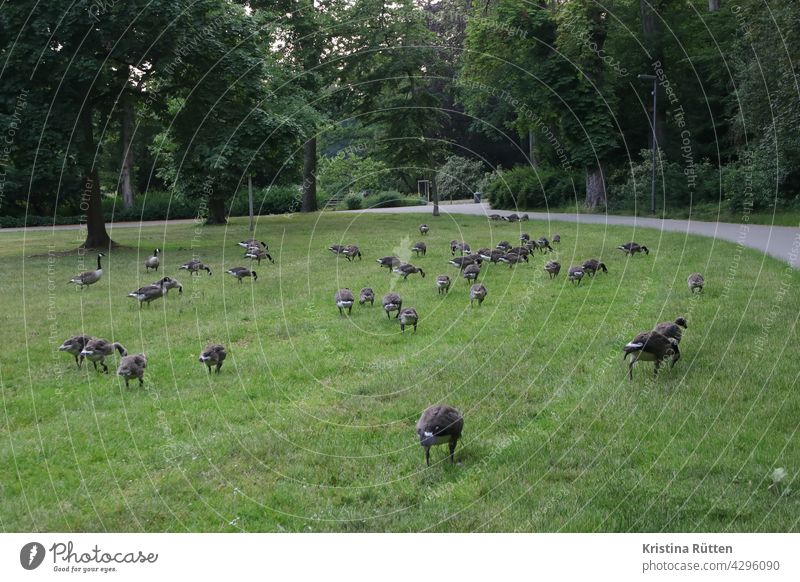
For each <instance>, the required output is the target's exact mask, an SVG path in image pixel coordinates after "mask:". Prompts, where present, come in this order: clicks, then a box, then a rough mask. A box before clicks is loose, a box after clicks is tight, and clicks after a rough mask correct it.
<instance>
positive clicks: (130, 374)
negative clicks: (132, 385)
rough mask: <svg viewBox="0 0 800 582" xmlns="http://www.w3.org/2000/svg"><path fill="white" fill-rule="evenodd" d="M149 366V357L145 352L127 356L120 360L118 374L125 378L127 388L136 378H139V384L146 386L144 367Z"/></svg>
mask: <svg viewBox="0 0 800 582" xmlns="http://www.w3.org/2000/svg"><path fill="white" fill-rule="evenodd" d="M146 367H147V357H146V356H145V355H144V354H136V355H135V356H125V357H124V358H122V360H120V362H119V368H117V376H121V377H122V378H124V379H125V388H128V382H130V381H131V380H133V379H134V378H136V379H138V380H139V386H144V369H145V368H146Z"/></svg>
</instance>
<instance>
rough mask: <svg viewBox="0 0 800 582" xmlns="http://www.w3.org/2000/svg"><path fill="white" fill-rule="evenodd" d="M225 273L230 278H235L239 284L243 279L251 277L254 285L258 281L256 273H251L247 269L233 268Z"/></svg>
mask: <svg viewBox="0 0 800 582" xmlns="http://www.w3.org/2000/svg"><path fill="white" fill-rule="evenodd" d="M225 272H226V273H228V275H230V276H232V277H236V278H237V279H238V280H239V283H241V282H242V279H244V278H245V277H252V278H253V282H254V283H255V282H256V281H258V273H256V272H255V271H251V270H250V269H248V268H247V267H233V268H232V269H228V270H227V271H225Z"/></svg>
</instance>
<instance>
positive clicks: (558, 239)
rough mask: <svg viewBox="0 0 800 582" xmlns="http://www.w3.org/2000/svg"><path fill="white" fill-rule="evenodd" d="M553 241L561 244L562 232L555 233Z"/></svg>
mask: <svg viewBox="0 0 800 582" xmlns="http://www.w3.org/2000/svg"><path fill="white" fill-rule="evenodd" d="M553 242H554V243H556V244H560V243H561V235H560V234H554V235H553Z"/></svg>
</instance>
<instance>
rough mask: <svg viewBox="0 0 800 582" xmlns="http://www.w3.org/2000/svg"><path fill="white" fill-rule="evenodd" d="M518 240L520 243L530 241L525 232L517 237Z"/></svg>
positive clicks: (529, 236)
mask: <svg viewBox="0 0 800 582" xmlns="http://www.w3.org/2000/svg"><path fill="white" fill-rule="evenodd" d="M519 240H521V241H522V242H528V241H529V240H531V235H529V234H528V233H527V232H523V233H522V234H521V235H519Z"/></svg>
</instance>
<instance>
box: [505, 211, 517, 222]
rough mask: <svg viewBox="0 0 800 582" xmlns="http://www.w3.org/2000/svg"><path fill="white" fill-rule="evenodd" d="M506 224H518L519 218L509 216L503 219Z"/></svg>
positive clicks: (512, 215) (514, 215) (513, 215)
mask: <svg viewBox="0 0 800 582" xmlns="http://www.w3.org/2000/svg"><path fill="white" fill-rule="evenodd" d="M504 220H505V221H506V222H519V216H518V215H517V214H514V213H512V214H509V215H508V216H506V217H505V218H504Z"/></svg>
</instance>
